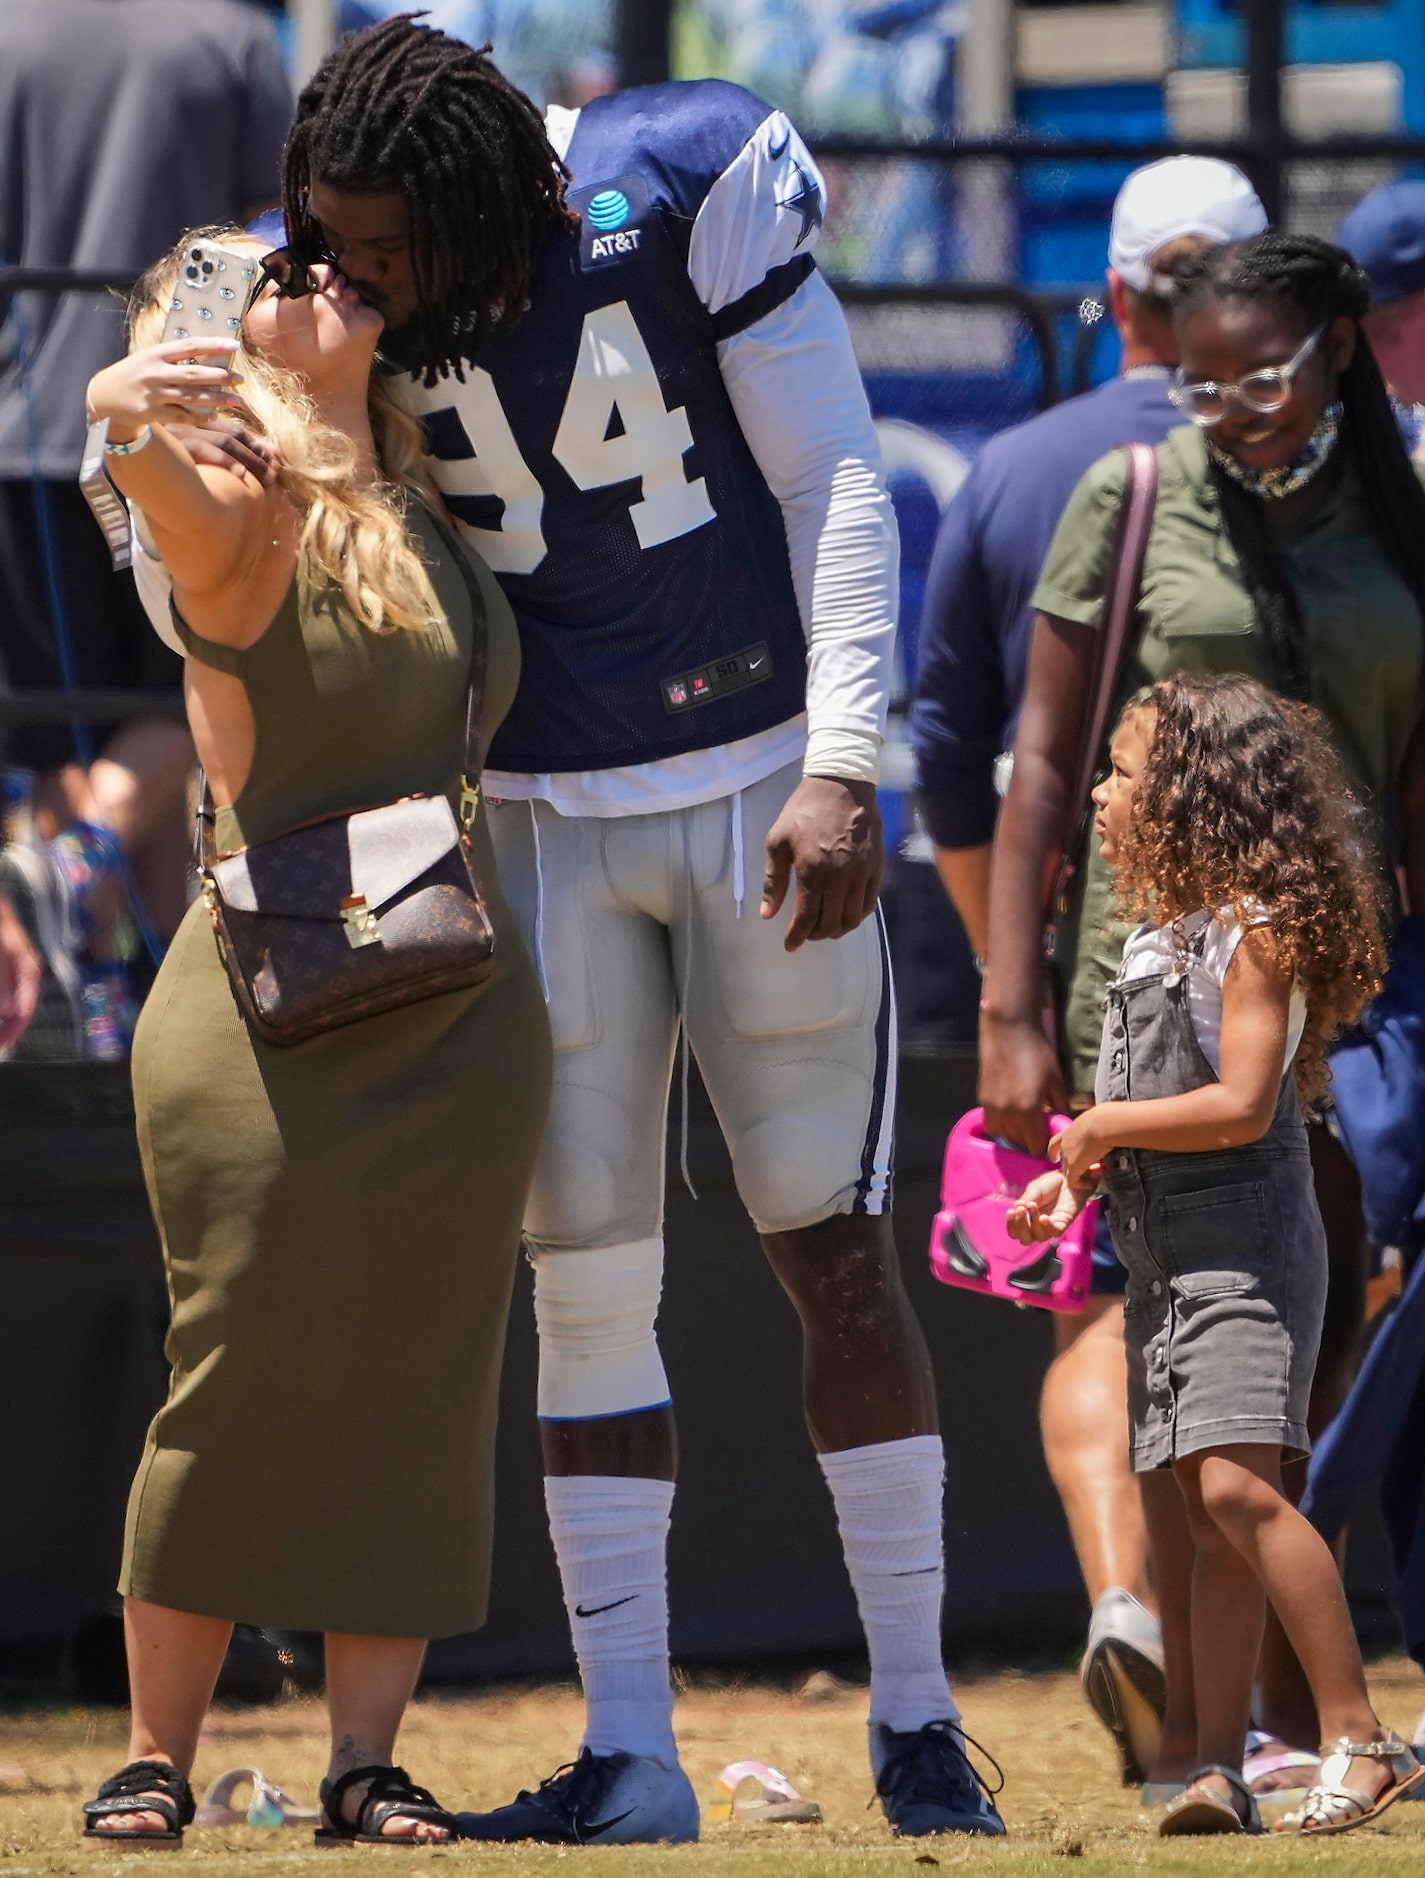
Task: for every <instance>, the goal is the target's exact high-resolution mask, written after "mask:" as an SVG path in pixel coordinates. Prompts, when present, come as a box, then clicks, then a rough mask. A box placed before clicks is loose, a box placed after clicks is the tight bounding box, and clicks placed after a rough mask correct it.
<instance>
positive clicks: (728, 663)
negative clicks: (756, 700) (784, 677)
mask: <svg viewBox="0 0 1425 1878" xmlns="http://www.w3.org/2000/svg"><path fill="white" fill-rule="evenodd" d="M771 676H772V654H771V653H770V652H769V651H768V649H767V647H766V645H765V643H759V644H758V645H755V646H747V647H746V648H745V649H744V650H743V651H741V652H732V653H729V654H728V656H727V657H726V658H725V659H714V660H713V661H712V663H711V664H709V665H699V666H698V667H697V668H696V669H695V670H694V671H691V672H679V674H678V676H677V677H676V678H665V679H663V681H662V684H661V687H660V688H661V690H662V692H663V708H664V710H665V711H667V712H668V713H669V714H670V715H676V714H677V713H678V712H680V711H691V710H692V709H693V707H694V706H695V705H699V704H711V703H712V702H713V700H714V699H715V698H725V697H726V696H727V695H728V693H729V692H730V691H745V690H746V689H747V687H748V686H749V685H760V684H762V683H763V682H764V681H765V680H766V679H768V678H770V677H771Z"/></svg>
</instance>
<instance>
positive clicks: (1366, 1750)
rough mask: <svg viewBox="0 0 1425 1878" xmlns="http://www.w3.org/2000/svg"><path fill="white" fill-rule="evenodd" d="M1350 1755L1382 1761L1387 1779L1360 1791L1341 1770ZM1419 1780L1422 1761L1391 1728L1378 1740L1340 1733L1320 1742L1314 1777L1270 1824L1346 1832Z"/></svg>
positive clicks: (1280, 1828)
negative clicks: (1376, 1789)
mask: <svg viewBox="0 0 1425 1878" xmlns="http://www.w3.org/2000/svg"><path fill="white" fill-rule="evenodd" d="M1354 1760H1371V1761H1385V1762H1386V1763H1387V1764H1388V1765H1389V1767H1390V1772H1391V1781H1390V1785H1389V1786H1387V1787H1386V1788H1385V1789H1384V1791H1383V1792H1381V1793H1378V1794H1376V1795H1375V1796H1374V1797H1372V1795H1370V1794H1369V1793H1362V1792H1361V1790H1360V1788H1359V1787H1348V1786H1347V1785H1346V1774H1347V1771H1348V1769H1349V1768H1350V1765H1351V1762H1352V1761H1354ZM1421 1785H1425V1767H1422V1766H1421V1764H1420V1762H1419V1761H1417V1760H1416V1758H1415V1754H1414V1751H1413V1750H1412V1749H1411V1748H1408V1747H1407V1746H1406V1744H1405V1743H1404V1742H1403V1741H1402V1740H1401V1738H1400V1736H1399V1735H1398V1734H1397V1733H1396V1732H1395V1730H1394V1729H1393V1728H1392V1729H1391V1731H1390V1733H1389V1734H1388V1735H1387V1736H1386V1738H1385V1740H1384V1741H1348V1740H1347V1739H1346V1737H1345V1736H1344V1735H1343V1736H1342V1737H1341V1739H1340V1740H1339V1741H1332V1742H1329V1743H1328V1744H1327V1745H1326V1746H1325V1747H1323V1748H1322V1750H1321V1778H1320V1780H1319V1781H1318V1782H1317V1783H1316V1785H1315V1786H1314V1787H1312V1788H1311V1790H1310V1792H1309V1793H1308V1794H1307V1796H1306V1798H1305V1799H1304V1800H1303V1801H1302V1803H1301V1805H1300V1806H1298V1807H1297V1808H1296V1809H1295V1810H1294V1811H1293V1812H1290V1813H1287V1814H1286V1815H1285V1816H1284V1817H1283V1818H1282V1819H1280V1820H1278V1822H1277V1824H1276V1827H1275V1828H1274V1830H1275V1831H1277V1832H1287V1833H1296V1834H1301V1833H1316V1832H1350V1831H1351V1829H1352V1828H1353V1827H1355V1826H1364V1825H1365V1824H1366V1822H1367V1821H1368V1820H1372V1819H1377V1818H1379V1817H1380V1815H1381V1814H1382V1813H1383V1812H1384V1811H1385V1809H1386V1808H1387V1807H1388V1806H1393V1805H1394V1804H1395V1802H1396V1801H1397V1800H1403V1799H1404V1798H1405V1796H1406V1794H1408V1793H1414V1792H1415V1790H1416V1788H1417V1787H1419V1786H1421Z"/></svg>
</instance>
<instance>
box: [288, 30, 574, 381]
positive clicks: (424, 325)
mask: <svg viewBox="0 0 1425 1878" xmlns="http://www.w3.org/2000/svg"><path fill="white" fill-rule="evenodd" d="M423 17H424V16H423V15H422V14H418V13H401V14H397V15H396V16H395V17H394V18H392V19H389V20H386V21H383V23H382V24H381V25H379V26H374V27H372V28H371V29H370V30H369V31H366V32H363V33H358V34H356V35H355V36H353V37H351V38H349V39H347V40H346V41H345V43H344V44H343V45H341V46H340V47H339V48H338V49H337V51H336V52H334V53H333V54H332V56H331V57H330V58H329V59H328V60H327V61H326V63H325V64H324V65H322V66H321V67H320V69H319V70H318V72H317V74H316V76H315V77H314V78H313V79H312V81H311V83H310V84H309V85H307V86H306V88H305V89H304V90H303V92H302V95H301V97H300V98H299V99H298V101H297V117H296V122H295V124H294V126H293V129H292V135H291V138H290V139H289V141H288V144H287V154H286V159H285V163H284V170H283V177H282V205H283V208H284V210H285V211H286V216H287V226H288V228H289V230H290V231H291V233H292V235H293V238H294V239H295V240H296V241H298V242H299V243H300V242H301V241H302V239H303V236H304V235H305V236H306V237H307V239H308V240H309V241H315V242H316V243H318V244H319V242H320V237H319V236H318V234H317V231H316V230H315V228H314V226H313V224H312V221H311V217H310V213H309V211H308V208H307V190H308V187H309V185H310V184H311V183H312V181H313V180H317V181H320V182H323V183H328V184H330V185H331V187H332V188H334V189H342V190H347V191H349V192H351V193H352V194H356V195H366V194H381V193H385V192H387V191H389V192H391V193H393V194H394V193H395V192H396V191H398V190H399V191H400V193H401V194H402V195H404V196H405V198H406V202H407V204H408V205H409V208H410V216H411V260H412V268H413V271H414V275H415V286H416V292H417V296H418V298H419V302H420V306H419V311H418V313H417V316H416V317H417V320H418V322H419V332H420V354H421V357H420V364H421V365H422V366H423V367H424V369H425V382H426V384H427V385H433V384H434V383H435V382H436V378H437V376H438V375H439V376H440V377H444V376H446V375H447V374H448V373H449V372H450V370H451V369H452V368H453V369H454V371H455V375H456V377H457V378H463V376H464V374H463V372H462V371H461V360H462V358H468V357H469V356H470V351H471V349H472V347H473V346H475V345H476V344H478V342H479V341H480V339H482V338H483V337H484V336H485V335H486V334H487V333H488V332H489V331H490V329H491V328H492V326H494V325H495V323H496V322H497V321H498V323H499V324H500V326H501V328H502V329H508V328H509V327H511V326H513V325H514V323H515V322H516V321H517V320H518V318H519V316H520V314H521V313H522V312H523V310H524V305H525V301H526V298H527V296H528V293H529V288H530V281H531V278H532V276H533V273H534V267H535V263H536V261H537V260H538V258H539V252H540V248H541V246H542V245H543V242H544V238H545V236H546V235H547V234H548V232H549V231H550V229H551V228H558V229H561V230H565V231H568V232H571V233H572V232H573V231H575V230H576V229H577V228H578V217H577V216H576V215H575V214H574V212H573V211H572V210H571V209H569V208H567V207H566V206H565V201H564V189H565V184H566V182H567V180H568V176H569V172H568V170H567V169H566V168H565V167H564V165H563V164H562V163H561V162H560V161H559V159H558V157H556V155H555V154H554V151H553V150H552V149H551V148H550V145H549V140H548V138H547V137H546V136H545V134H544V126H543V124H542V123H541V121H540V116H539V112H538V111H537V110H536V108H535V106H534V105H533V104H532V103H531V102H530V100H529V99H528V98H527V97H526V96H525V95H524V93H523V92H522V91H517V90H516V89H515V87H514V86H513V85H512V84H510V82H509V80H508V79H506V78H505V77H504V76H503V75H502V74H501V73H500V72H499V71H497V70H496V68H495V67H494V65H492V64H491V62H490V60H489V58H488V57H487V56H486V55H487V54H488V53H489V51H490V48H489V46H485V47H484V48H483V49H482V50H480V51H476V50H475V48H474V47H472V46H467V45H465V44H463V43H462V42H461V41H460V40H458V39H451V38H448V37H447V36H446V34H444V33H442V32H439V31H437V30H436V29H435V28H433V27H428V26H420V25H417V24H416V22H417V21H418V20H419V19H421V18H423Z"/></svg>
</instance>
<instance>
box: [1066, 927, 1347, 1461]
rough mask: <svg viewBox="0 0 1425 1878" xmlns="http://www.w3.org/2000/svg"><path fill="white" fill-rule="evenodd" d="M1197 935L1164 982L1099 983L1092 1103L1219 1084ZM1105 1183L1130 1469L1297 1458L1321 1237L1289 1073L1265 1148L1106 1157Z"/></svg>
mask: <svg viewBox="0 0 1425 1878" xmlns="http://www.w3.org/2000/svg"><path fill="white" fill-rule="evenodd" d="M1206 933H1207V924H1206V922H1204V923H1203V925H1202V927H1201V928H1200V929H1199V930H1198V931H1197V932H1196V933H1195V934H1193V936H1192V937H1191V938H1189V939H1186V940H1181V941H1180V944H1179V946H1178V948H1177V952H1176V957H1175V959H1174V960H1173V962H1172V964H1171V965H1170V966H1167V967H1165V969H1164V970H1163V971H1161V972H1159V973H1156V974H1153V975H1150V976H1146V977H1138V978H1132V979H1129V980H1128V981H1126V982H1116V983H1114V984H1113V985H1111V986H1110V987H1109V992H1108V1017H1107V1021H1106V1022H1105V1024H1104V1033H1103V1047H1102V1051H1101V1054H1100V1057H1099V1068H1098V1081H1097V1097H1098V1100H1099V1101H1100V1102H1103V1101H1110V1100H1112V1101H1124V1100H1130V1101H1144V1100H1146V1099H1148V1098H1150V1097H1153V1096H1173V1095H1183V1094H1185V1093H1186V1092H1187V1091H1188V1090H1191V1089H1200V1088H1201V1087H1202V1086H1203V1085H1204V1084H1205V1083H1210V1082H1216V1080H1217V1074H1216V1071H1215V1070H1214V1069H1213V1067H1212V1065H1211V1064H1210V1063H1209V1062H1208V1060H1207V1057H1206V1056H1205V1055H1204V1054H1203V1051H1202V1048H1201V1046H1200V1045H1199V1043H1198V1040H1197V1033H1196V1031H1195V1030H1194V1028H1193V1021H1192V1011H1191V1007H1190V1004H1189V1000H1188V974H1189V973H1190V972H1191V971H1193V970H1204V969H1206V968H1205V967H1204V965H1203V962H1202V947H1203V941H1204V938H1205V937H1206ZM1104 1176H1105V1184H1106V1186H1107V1189H1108V1196H1109V1207H1110V1217H1111V1224H1112V1228H1113V1241H1114V1245H1115V1247H1116V1248H1117V1251H1118V1256H1119V1258H1120V1259H1121V1260H1122V1261H1123V1264H1124V1265H1125V1266H1126V1267H1127V1270H1128V1289H1127V1293H1126V1296H1125V1300H1124V1302H1125V1317H1124V1340H1125V1344H1126V1347H1127V1353H1128V1410H1129V1423H1130V1428H1131V1444H1132V1457H1133V1467H1134V1471H1135V1472H1137V1473H1146V1472H1147V1471H1148V1470H1149V1469H1150V1468H1154V1467H1162V1466H1164V1465H1165V1464H1166V1463H1168V1462H1170V1461H1173V1460H1176V1459H1179V1458H1181V1457H1182V1456H1184V1455H1188V1454H1194V1453H1196V1452H1198V1451H1199V1450H1201V1449H1203V1448H1212V1447H1219V1446H1223V1445H1230V1444H1239V1443H1244V1442H1269V1443H1272V1444H1273V1445H1278V1444H1279V1445H1280V1446H1281V1447H1282V1448H1283V1449H1284V1450H1286V1451H1287V1453H1288V1454H1289V1455H1290V1454H1291V1453H1292V1452H1293V1451H1295V1452H1297V1453H1301V1454H1305V1453H1308V1452H1309V1451H1310V1446H1311V1444H1310V1440H1309V1438H1308V1436H1307V1432H1306V1406H1307V1399H1308V1397H1309V1396H1310V1393H1311V1379H1312V1374H1313V1371H1314V1370H1315V1367H1316V1353H1317V1349H1318V1346H1319V1344H1320V1341H1321V1320H1322V1316H1323V1313H1324V1311H1325V1306H1326V1235H1325V1231H1324V1229H1323V1227H1322V1224H1321V1214H1320V1212H1319V1210H1318V1208H1317V1204H1316V1193H1315V1189H1314V1187H1313V1185H1312V1179H1311V1159H1310V1153H1309V1150H1308V1148H1307V1142H1306V1126H1305V1123H1304V1122H1303V1120H1302V1116H1301V1110H1300V1108H1299V1106H1298V1104H1297V1099H1296V1088H1295V1079H1294V1078H1293V1076H1292V1074H1291V1070H1290V1065H1288V1068H1287V1073H1286V1075H1285V1076H1284V1077H1283V1080H1282V1086H1281V1093H1280V1095H1279V1097H1278V1099H1277V1106H1276V1113H1275V1115H1274V1116H1273V1118H1272V1125H1271V1127H1270V1128H1269V1129H1268V1131H1267V1133H1266V1134H1265V1135H1264V1136H1263V1137H1262V1139H1261V1140H1260V1141H1254V1142H1252V1143H1250V1144H1249V1145H1248V1146H1246V1147H1239V1148H1223V1149H1219V1150H1216V1151H1213V1152H1210V1153H1205V1154H1179V1153H1172V1152H1168V1151H1165V1150H1149V1149H1144V1148H1114V1149H1112V1150H1111V1151H1110V1152H1109V1153H1108V1154H1107V1155H1106V1156H1105V1158H1104Z"/></svg>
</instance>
